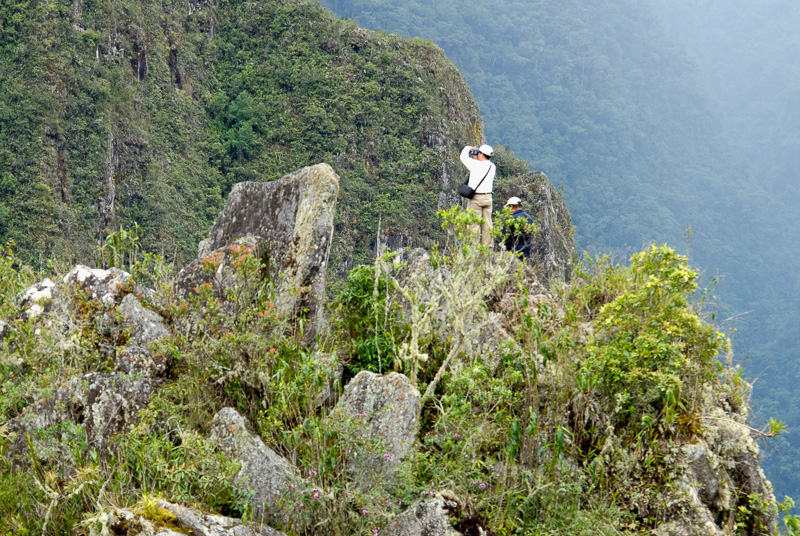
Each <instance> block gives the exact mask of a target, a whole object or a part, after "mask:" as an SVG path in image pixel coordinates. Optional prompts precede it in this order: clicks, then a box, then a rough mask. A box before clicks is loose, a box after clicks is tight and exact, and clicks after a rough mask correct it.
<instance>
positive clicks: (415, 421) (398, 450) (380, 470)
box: [331, 371, 420, 488]
mask: <svg viewBox="0 0 800 536" xmlns="http://www.w3.org/2000/svg"><path fill="white" fill-rule="evenodd" d="M419 413H420V393H419V391H418V390H417V389H416V388H415V387H414V386H413V385H412V383H411V381H410V380H409V379H408V378H406V377H405V376H404V375H403V374H398V373H396V372H392V373H391V374H388V375H386V376H382V375H380V374H375V373H374V372H368V371H361V372H359V373H358V374H357V375H356V377H355V378H353V379H352V380H350V382H349V383H348V384H347V386H346V387H345V389H344V393H343V395H342V397H341V398H340V399H339V402H337V404H336V407H335V408H334V410H333V412H332V414H331V417H332V418H333V419H340V420H341V419H349V420H351V421H354V422H356V423H357V425H358V426H357V428H358V431H359V435H360V437H363V440H364V441H366V442H367V443H373V444H374V446H373V447H372V448H368V449H364V450H363V451H362V452H360V453H359V454H360V458H355V457H353V458H352V459H349V461H348V463H350V464H351V465H352V466H353V468H354V476H357V478H356V480H357V484H358V485H359V486H360V487H362V488H369V487H371V486H372V485H374V484H375V483H377V482H383V483H384V484H385V483H386V479H387V478H390V477H391V475H392V473H393V470H394V469H395V468H396V467H397V466H398V465H399V464H400V463H401V462H402V460H403V458H404V457H405V456H406V455H407V454H408V453H409V452H410V451H411V449H412V448H413V447H414V442H415V440H416V437H417V433H418V431H419Z"/></svg>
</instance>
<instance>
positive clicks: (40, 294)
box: [19, 278, 56, 319]
mask: <svg viewBox="0 0 800 536" xmlns="http://www.w3.org/2000/svg"><path fill="white" fill-rule="evenodd" d="M55 286H56V284H55V283H53V281H51V280H50V279H49V278H47V279H45V280H44V281H41V282H39V283H36V284H34V285H31V286H30V287H28V288H27V289H25V290H24V291H23V292H22V296H21V298H20V299H19V308H20V310H21V311H23V312H24V315H25V316H27V317H28V318H29V319H32V318H36V317H37V316H39V315H41V314H42V313H44V312H47V311H49V310H50V309H51V307H52V303H53V290H54V289H55Z"/></svg>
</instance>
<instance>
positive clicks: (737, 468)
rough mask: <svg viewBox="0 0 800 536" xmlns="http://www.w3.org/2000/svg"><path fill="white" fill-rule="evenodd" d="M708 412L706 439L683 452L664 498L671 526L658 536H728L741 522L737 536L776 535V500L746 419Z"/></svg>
mask: <svg viewBox="0 0 800 536" xmlns="http://www.w3.org/2000/svg"><path fill="white" fill-rule="evenodd" d="M741 408H742V411H743V412H744V411H746V409H745V408H744V406H742V407H741ZM706 412H707V413H706V415H705V418H704V421H703V425H704V426H703V431H702V434H701V435H700V436H699V437H698V438H697V440H696V441H695V442H694V443H691V444H685V445H683V446H682V447H680V449H679V451H678V454H677V456H676V460H675V461H676V463H675V464H674V466H673V467H674V469H675V472H676V477H675V479H674V480H673V481H672V482H671V483H670V486H669V488H668V491H667V492H666V493H665V494H664V498H663V503H664V504H665V505H667V508H666V512H667V513H666V515H665V521H664V523H662V524H661V525H660V526H658V527H657V528H656V530H655V532H654V534H656V535H657V536H701V535H702V536H705V535H711V536H723V535H725V534H730V533H731V531H732V530H733V526H734V525H735V523H737V522H740V521H741V522H742V527H741V528H740V529H739V530H738V532H737V534H742V535H744V536H761V535H763V534H776V533H777V530H778V518H777V514H776V513H775V510H774V507H773V506H772V505H774V504H775V498H774V496H773V494H772V486H771V485H770V483H769V481H768V480H767V479H766V477H765V476H764V473H763V471H762V470H761V467H760V464H759V462H758V445H757V444H756V442H755V441H754V439H753V437H752V435H751V429H750V428H749V427H748V426H746V425H745V419H746V414H744V413H738V412H730V411H725V410H724V409H723V408H722V407H720V406H719V405H711V406H709V407H707V408H706ZM743 512H750V513H749V514H747V515H746V517H747V519H741V516H742V514H743Z"/></svg>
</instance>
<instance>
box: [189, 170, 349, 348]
mask: <svg viewBox="0 0 800 536" xmlns="http://www.w3.org/2000/svg"><path fill="white" fill-rule="evenodd" d="M338 192H339V177H338V176H337V175H336V173H335V172H334V171H333V169H331V167H330V166H329V165H327V164H317V165H315V166H310V167H305V168H303V169H301V170H299V171H296V172H294V173H291V174H289V175H286V176H284V177H283V178H281V179H280V180H277V181H274V182H242V183H239V184H237V185H235V186H234V187H233V190H231V193H230V195H229V196H228V201H227V203H226V204H225V208H224V209H223V210H222V212H221V213H220V214H219V216H217V219H216V221H215V222H214V225H213V226H212V228H211V231H210V233H209V237H208V239H207V240H203V241H202V242H201V243H200V246H199V256H198V260H197V261H195V262H194V263H192V264H191V265H189V266H187V267H186V268H185V269H184V270H183V271H181V274H179V275H178V278H177V279H176V287H177V288H178V291H179V292H181V290H182V289H183V290H184V291H190V290H191V288H192V287H194V286H197V284H198V282H203V281H204V279H203V277H202V269H201V264H202V261H203V260H204V259H207V258H208V257H209V256H220V257H223V258H227V256H229V251H228V250H229V248H230V246H231V244H234V242H236V241H237V240H238V239H242V238H246V237H249V238H250V239H251V240H252V241H254V243H255V245H254V254H255V255H256V256H257V257H258V258H260V259H261V260H262V262H263V263H264V265H265V270H264V271H265V273H264V276H265V277H267V278H269V279H271V280H273V281H274V282H275V294H276V296H277V297H278V299H277V302H276V307H277V308H278V311H282V312H285V314H287V315H288V317H289V318H303V319H304V335H305V337H304V338H305V340H306V341H314V340H315V339H316V336H317V334H318V333H320V332H321V331H322V327H323V324H322V323H323V314H322V308H323V306H324V303H325V275H326V270H327V264H328V255H329V252H330V246H331V240H332V238H333V216H334V209H335V207H336V198H337V195H338ZM226 248H228V249H226ZM224 266H225V265H224V264H222V265H221V266H220V269H219V277H220V278H223V277H230V275H229V274H230V270H227V269H226V268H224ZM226 273H227V274H228V275H226ZM207 275H208V274H206V276H207Z"/></svg>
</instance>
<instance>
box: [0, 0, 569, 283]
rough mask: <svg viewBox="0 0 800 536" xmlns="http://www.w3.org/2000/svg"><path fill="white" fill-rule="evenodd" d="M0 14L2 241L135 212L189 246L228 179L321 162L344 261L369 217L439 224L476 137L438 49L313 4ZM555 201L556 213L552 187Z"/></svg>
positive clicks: (373, 221)
mask: <svg viewBox="0 0 800 536" xmlns="http://www.w3.org/2000/svg"><path fill="white" fill-rule="evenodd" d="M0 21H2V25H3V32H2V33H0V48H2V50H3V59H2V61H0V74H2V78H3V80H4V84H3V85H2V87H0V102H3V103H4V104H3V108H2V114H3V119H4V120H3V121H2V124H1V125H0V129H2V130H0V133H2V136H0V154H1V155H2V156H0V172H2V176H3V181H2V183H1V184H0V213H2V214H4V215H7V217H6V218H3V222H2V224H0V242H4V241H6V240H9V239H13V240H15V241H16V242H17V244H18V245H19V246H20V251H24V252H25V254H26V255H27V256H28V257H29V259H31V260H34V259H35V260H36V261H39V259H40V257H41V258H44V257H45V256H49V255H50V254H55V255H57V256H62V257H64V256H66V257H70V256H72V257H77V258H80V259H83V258H87V259H89V258H91V256H92V248H94V247H96V246H97V245H98V244H102V243H103V241H104V240H105V238H106V237H107V236H108V234H109V233H110V232H112V231H115V230H117V229H118V228H119V227H120V226H123V227H126V228H129V227H131V226H132V225H133V223H134V222H137V223H138V224H139V225H140V226H141V229H142V233H141V234H142V237H143V239H142V245H144V247H145V248H146V249H148V250H150V251H156V252H161V253H165V254H167V255H169V256H176V257H177V258H178V259H179V260H185V259H189V258H192V257H194V249H195V247H196V243H197V242H198V241H199V240H200V239H201V238H203V237H204V236H206V233H207V230H208V228H209V226H210V225H211V223H212V222H213V218H214V217H215V216H216V214H217V213H218V212H219V210H220V208H221V207H222V201H223V200H224V198H225V197H226V196H227V194H228V192H229V190H230V188H231V187H232V185H233V184H235V183H238V182H242V181H247V180H251V181H252V180H255V181H269V180H275V179H278V178H280V177H281V176H283V175H285V174H286V173H289V172H292V171H295V170H296V169H299V168H301V167H303V166H307V165H314V164H317V163H319V162H323V161H324V162H327V163H329V164H330V165H331V166H332V167H333V169H334V171H335V172H336V173H337V174H338V175H339V176H340V178H341V185H340V186H341V188H340V194H339V195H340V201H339V203H338V212H337V217H336V222H335V227H336V239H335V243H334V244H333V247H332V252H331V262H332V266H333V268H334V271H335V273H336V274H337V275H339V276H341V275H344V273H346V269H347V267H350V266H353V265H354V263H356V264H357V263H359V262H363V261H365V260H367V259H370V258H371V257H372V254H371V253H370V252H371V251H373V250H374V248H375V237H376V235H377V233H378V231H379V229H378V227H379V222H380V232H381V234H382V235H383V236H384V237H385V238H386V240H389V241H393V243H402V244H404V245H428V244H429V243H430V240H431V239H434V238H441V237H442V236H443V235H442V232H441V229H440V228H439V226H438V224H437V223H436V219H435V216H434V214H435V212H436V210H438V209H441V208H446V207H448V206H450V205H452V204H455V203H458V202H459V199H458V197H457V196H456V195H455V192H454V186H455V185H457V184H458V183H459V182H461V181H463V179H464V170H463V168H462V166H461V164H460V163H459V162H458V159H457V155H458V151H459V150H460V148H461V147H462V146H463V145H465V144H468V143H476V142H477V141H479V140H480V132H481V129H482V121H481V118H480V115H479V113H478V109H477V106H476V105H475V102H474V101H473V99H472V96H471V93H470V90H469V88H468V87H467V86H466V84H465V83H464V81H463V79H462V77H461V75H460V74H459V72H458V70H457V69H456V68H455V67H454V66H453V64H452V63H451V62H450V61H449V60H448V59H447V58H446V57H445V56H444V54H443V53H442V51H441V49H439V48H438V47H436V46H435V45H433V44H432V43H429V42H422V41H419V40H409V39H406V38H400V37H397V36H391V35H387V34H378V33H374V32H371V31H367V30H363V29H361V28H358V27H357V26H356V25H355V24H354V23H352V22H350V21H344V20H335V19H334V18H333V17H332V16H331V15H330V14H329V13H328V12H326V11H325V10H324V9H323V8H322V7H320V6H319V5H318V4H316V3H311V2H305V1H302V0H265V1H262V2H256V3H252V2H239V1H236V2H224V3H220V2H216V1H208V2H206V1H202V2H188V3H180V4H174V5H173V4H171V5H164V4H162V3H160V2H153V1H150V0H146V1H144V2H139V1H133V0H124V1H122V2H115V3H111V4H107V3H99V4H97V3H86V2H83V1H81V0H76V1H74V2H69V3H67V4H65V5H62V4H56V3H53V2H44V3H38V4H36V5H35V6H28V3H26V2H16V1H15V2H10V3H5V4H4V5H3V7H2V8H0ZM488 141H489V142H491V140H488ZM506 159H507V160H508V161H509V162H516V160H515V159H514V158H513V156H511V155H507V157H506ZM500 176H501V178H504V179H505V180H507V181H513V180H514V179H515V178H516V177H515V176H514V175H513V174H512V173H511V171H510V170H509V169H507V168H506V167H504V166H501V168H500ZM556 202H558V203H560V201H558V200H556ZM550 212H551V213H558V214H561V215H562V216H561V219H562V222H561V226H562V227H563V228H565V229H569V227H570V223H569V216H568V213H567V212H566V210H565V209H564V207H563V204H560V205H559V206H558V207H557V208H555V209H554V210H552V211H550Z"/></svg>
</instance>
